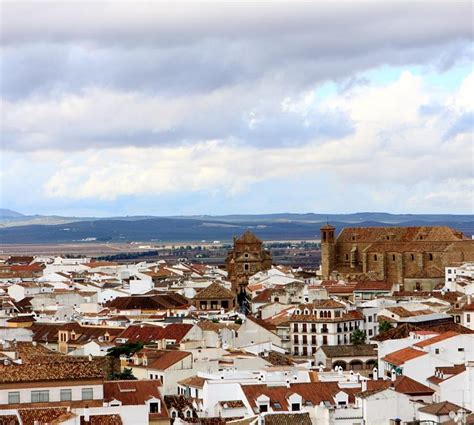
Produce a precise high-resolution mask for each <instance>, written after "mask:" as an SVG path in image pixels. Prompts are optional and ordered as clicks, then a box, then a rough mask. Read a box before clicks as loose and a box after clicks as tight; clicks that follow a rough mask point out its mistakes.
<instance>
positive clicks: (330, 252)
mask: <svg viewBox="0 0 474 425" xmlns="http://www.w3.org/2000/svg"><path fill="white" fill-rule="evenodd" d="M320 230H321V271H322V275H323V279H325V280H327V279H329V278H330V276H331V272H332V271H333V270H334V265H335V260H336V241H335V238H334V233H335V231H336V228H335V227H334V226H331V225H330V224H329V223H327V224H325V225H324V226H323V227H321V229H320Z"/></svg>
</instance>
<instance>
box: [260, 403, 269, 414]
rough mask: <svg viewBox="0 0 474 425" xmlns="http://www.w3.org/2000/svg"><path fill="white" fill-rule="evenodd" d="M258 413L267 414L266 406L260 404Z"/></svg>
mask: <svg viewBox="0 0 474 425" xmlns="http://www.w3.org/2000/svg"><path fill="white" fill-rule="evenodd" d="M259 407H260V413H265V412H268V404H260V405H259Z"/></svg>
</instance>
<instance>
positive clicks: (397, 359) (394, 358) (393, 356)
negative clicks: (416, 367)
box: [382, 347, 426, 366]
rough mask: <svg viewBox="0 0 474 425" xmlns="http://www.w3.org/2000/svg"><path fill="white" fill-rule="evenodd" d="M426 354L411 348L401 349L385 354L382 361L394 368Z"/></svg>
mask: <svg viewBox="0 0 474 425" xmlns="http://www.w3.org/2000/svg"><path fill="white" fill-rule="evenodd" d="M424 355H426V353H425V352H424V351H421V350H416V349H414V348H412V347H406V348H402V349H401V350H398V351H394V352H393V353H390V354H387V355H386V356H385V357H383V358H382V360H384V361H386V362H387V363H390V364H393V365H395V366H401V365H403V364H404V363H405V362H407V361H410V360H413V359H416V358H417V357H420V356H424Z"/></svg>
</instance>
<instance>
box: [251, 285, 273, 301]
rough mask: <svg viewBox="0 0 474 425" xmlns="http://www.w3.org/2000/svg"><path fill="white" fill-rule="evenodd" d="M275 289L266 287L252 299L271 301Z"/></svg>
mask: <svg viewBox="0 0 474 425" xmlns="http://www.w3.org/2000/svg"><path fill="white" fill-rule="evenodd" d="M272 293H273V289H272V288H266V289H264V290H263V291H262V292H260V293H259V294H258V295H257V296H256V297H254V298H253V299H252V302H253V303H269V302H270V301H271V297H272Z"/></svg>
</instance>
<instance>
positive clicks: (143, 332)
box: [118, 323, 193, 343]
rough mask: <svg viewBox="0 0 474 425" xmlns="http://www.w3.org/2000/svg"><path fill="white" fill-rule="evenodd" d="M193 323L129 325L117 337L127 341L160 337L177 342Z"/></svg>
mask: <svg viewBox="0 0 474 425" xmlns="http://www.w3.org/2000/svg"><path fill="white" fill-rule="evenodd" d="M192 327H193V325H191V324H188V323H172V324H170V325H168V326H165V327H162V326H153V325H136V326H129V327H128V328H127V329H125V330H124V331H123V332H122V333H121V334H120V335H118V338H126V339H127V340H128V341H127V342H145V343H147V342H153V341H159V340H162V339H168V340H176V342H177V343H179V342H181V340H182V339H183V338H184V337H185V336H186V335H187V333H188V332H189V331H190V330H191V329H192Z"/></svg>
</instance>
